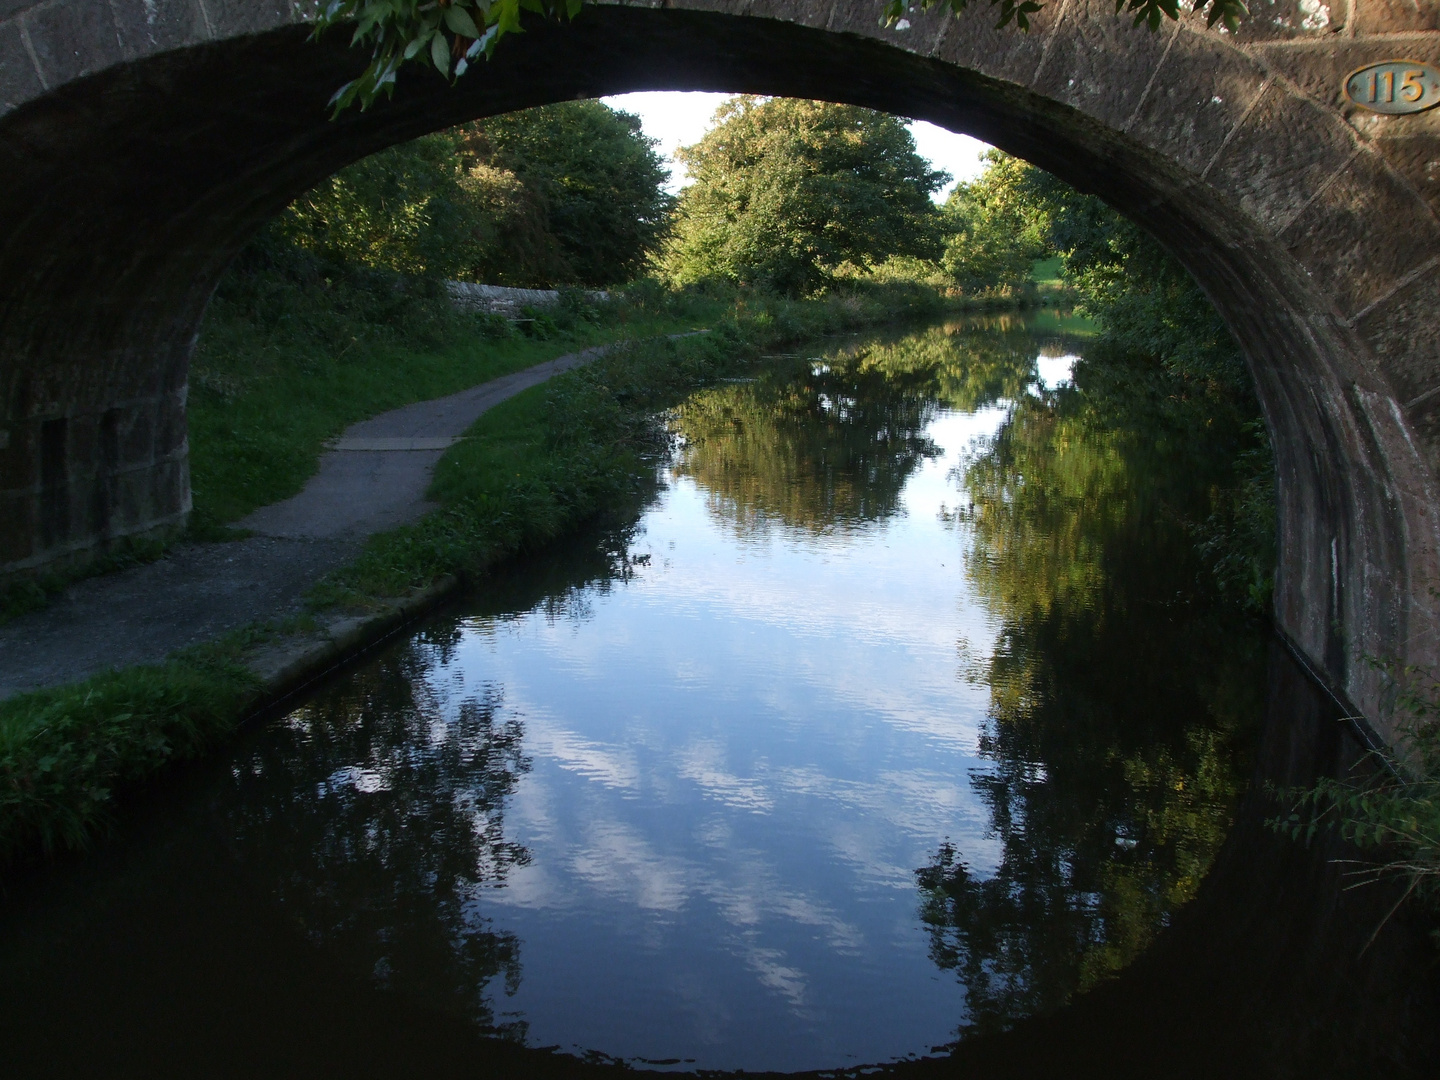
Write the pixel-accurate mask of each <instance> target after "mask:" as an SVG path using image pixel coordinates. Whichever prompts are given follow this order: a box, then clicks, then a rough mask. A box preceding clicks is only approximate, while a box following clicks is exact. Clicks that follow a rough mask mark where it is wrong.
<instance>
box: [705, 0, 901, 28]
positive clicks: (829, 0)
mask: <svg viewBox="0 0 1440 1080" xmlns="http://www.w3.org/2000/svg"><path fill="white" fill-rule="evenodd" d="M841 2H843V0H841ZM707 6H708V5H707ZM833 6H834V0H754V2H753V3H751V4H750V5H749V6H748V7H747V8H746V10H745V14H746V15H749V16H751V17H753V18H761V19H779V20H781V21H782V22H788V23H794V24H795V25H797V26H811V27H816V28H822V27H824V26H825V25H826V24H827V23H829V21H830V14H831V8H832V7H833ZM875 10H876V15H877V18H876V19H872V20H871V23H872V26H878V14H879V9H878V8H877V9H875Z"/></svg>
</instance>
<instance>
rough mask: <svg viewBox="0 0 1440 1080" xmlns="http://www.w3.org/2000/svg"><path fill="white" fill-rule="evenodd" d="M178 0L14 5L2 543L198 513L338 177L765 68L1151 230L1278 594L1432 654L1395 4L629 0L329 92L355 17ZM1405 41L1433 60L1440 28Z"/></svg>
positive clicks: (0, 306) (1432, 316)
mask: <svg viewBox="0 0 1440 1080" xmlns="http://www.w3.org/2000/svg"><path fill="white" fill-rule="evenodd" d="M187 2H188V0H172V2H171V3H170V4H169V5H168V6H161V7H160V8H158V9H157V8H156V6H155V5H154V4H153V3H152V4H148V5H147V10H149V11H150V12H151V15H152V16H153V15H154V12H156V11H157V10H158V11H159V19H158V22H157V21H156V19H155V18H154V17H151V18H149V19H148V21H147V19H146V17H145V16H144V13H143V12H142V11H141V10H140V8H139V5H136V11H135V13H134V18H133V24H134V25H133V26H131V25H130V24H127V22H126V18H127V16H126V12H128V11H129V10H130V9H129V7H127V6H126V5H124V4H112V3H107V2H106V0H51V2H50V3H49V4H47V5H42V6H39V7H34V8H29V9H26V10H24V11H21V12H19V13H18V14H15V15H12V16H11V17H9V18H6V19H4V20H3V21H0V109H3V110H4V112H3V113H0V176H4V177H5V183H4V185H3V191H0V358H3V359H0V394H3V398H0V410H3V412H0V576H3V575H5V574H7V573H8V574H14V573H17V572H31V571H33V570H34V568H37V567H42V566H45V565H49V564H53V563H54V562H55V561H56V560H62V559H65V558H71V559H74V558H83V557H85V556H86V555H87V554H90V553H93V552H95V551H97V550H101V549H103V547H104V545H105V544H107V543H109V542H112V541H113V540H114V539H116V538H118V537H122V536H127V535H137V534H143V533H146V532H152V531H155V530H157V529H166V528H172V527H175V526H177V525H178V524H179V523H181V522H182V521H183V519H184V516H185V514H186V512H187V511H188V509H189V481H188V467H187V462H186V452H187V444H186V431H185V404H184V403H185V388H186V372H187V365H188V362H189V357H190V353H191V350H192V348H193V343H194V340H195V335H196V331H197V327H198V325H199V322H200V319H201V317H202V315H203V313H204V310H205V305H206V302H207V300H208V298H209V296H210V294H211V292H212V290H213V288H214V285H215V283H216V281H217V280H218V278H219V276H220V275H221V274H222V273H223V271H224V269H225V267H226V265H227V264H228V263H229V261H230V260H231V258H232V257H233V256H234V254H235V253H236V252H237V251H238V250H239V249H240V248H241V247H242V246H243V245H244V244H245V242H246V241H247V240H248V239H249V238H250V237H251V236H252V235H253V233H254V231H255V230H256V229H257V228H258V227H259V225H260V224H261V223H262V222H264V221H265V220H266V219H267V218H269V217H270V216H272V215H273V214H274V213H276V212H278V211H279V210H280V209H281V208H282V207H283V206H284V205H286V203H288V202H289V201H290V200H291V199H293V198H294V197H296V196H297V195H299V194H300V193H301V192H303V191H305V190H306V189H308V188H309V187H311V186H313V185H314V184H315V183H317V182H318V181H320V180H321V179H323V178H324V177H325V176H327V175H329V174H330V173H332V172H334V171H335V170H336V169H339V168H341V167H343V166H344V165H346V164H348V163H350V162H352V161H355V160H357V159H359V158H361V157H363V156H365V155H367V154H370V153H372V152H374V151H376V150H379V149H382V148H383V147H385V146H388V145H390V144H393V143H395V142H398V141H401V140H405V139H409V138H413V137H415V136H418V135H420V134H423V133H425V132H428V131H432V130H436V129H440V128H444V127H447V126H450V125H453V124H456V123H460V122H463V121H465V120H469V119H473V118H476V117H481V116H485V115H491V114H495V113H500V112H506V111H510V110H513V109H518V108H523V107H527V106H532V105H538V104H543V103H547V102H553V101H558V100H564V99H571V98H577V97H593V96H600V95H605V94H612V93H620V92H625V91H631V90H642V89H652V90H653V89H680V90H725V91H745V92H752V93H760V94H776V95H791V96H799V97H815V98H825V99H829V100H834V101H844V102H849V103H853V104H857V105H864V106H870V107H873V108H877V109H882V110H886V111H889V112H893V113H897V114H900V115H905V116H909V117H914V118H920V119H927V120H931V121H933V122H935V123H937V124H940V125H942V126H944V127H947V128H950V129H952V130H957V131H963V132H966V133H969V134H972V135H974V136H976V137H978V138H981V139H983V140H985V141H987V142H990V143H992V144H994V145H996V146H999V147H1001V148H1003V149H1005V150H1007V151H1009V152H1011V153H1013V154H1016V155H1018V156H1020V157H1023V158H1026V159H1027V160H1029V161H1031V162H1033V163H1035V164H1036V165H1039V166H1040V167H1042V168H1044V169H1047V170H1049V171H1050V172H1052V173H1054V174H1056V175H1057V176H1059V177H1061V178H1062V179H1064V180H1066V181H1068V182H1070V183H1071V184H1073V185H1075V186H1076V187H1077V188H1079V189H1081V190H1082V191H1088V192H1094V193H1096V194H1099V195H1101V196H1102V197H1104V198H1105V199H1106V200H1107V201H1109V202H1110V203H1111V204H1112V205H1114V206H1115V207H1116V208H1118V209H1119V210H1121V211H1122V212H1124V213H1125V214H1127V215H1129V216H1130V217H1131V218H1133V219H1134V220H1136V221H1137V222H1139V223H1140V224H1141V225H1143V226H1144V227H1146V228H1147V229H1149V230H1150V231H1151V232H1152V233H1153V234H1154V235H1155V236H1156V237H1157V238H1158V239H1159V240H1160V241H1161V242H1162V243H1163V244H1164V245H1165V246H1166V247H1168V248H1169V249H1170V250H1171V251H1172V252H1174V253H1175V254H1176V255H1177V256H1179V258H1180V259H1181V260H1182V262H1183V263H1184V264H1185V265H1186V266H1187V267H1188V268H1189V269H1190V271H1191V272H1192V273H1193V274H1194V275H1195V277H1196V279H1197V280H1198V281H1199V282H1200V283H1201V285H1202V286H1203V287H1204V289H1205V291H1206V292H1207V293H1208V294H1209V296H1210V297H1211V299H1212V300H1213V301H1214V303H1215V304H1216V306H1217V307H1218V308H1219V310H1220V311H1221V313H1222V314H1223V315H1224V317H1225V318H1226V320H1227V322H1228V323H1229V325H1230V327H1231V329H1232V331H1233V332H1234V334H1235V336H1236V338H1237V339H1238V340H1239V341H1240V343H1241V344H1242V346H1243V347H1244V349H1245V352H1246V354H1247V357H1248V360H1249V363H1250V366H1251V369H1252V371H1253V373H1254V377H1255V381H1256V385H1257V387H1258V389H1259V394H1260V398H1261V402H1262V404H1263V407H1264V410H1265V414H1266V417H1267V420H1268V423H1269V425H1270V429H1271V433H1272V436H1273V439H1274V444H1275V448H1276V454H1277V463H1278V468H1279V492H1280V515H1279V520H1280V551H1281V556H1280V561H1281V565H1280V567H1279V578H1278V582H1279V585H1278V590H1277V616H1278V621H1279V624H1280V626H1281V627H1282V628H1283V629H1284V631H1285V632H1286V633H1287V634H1288V635H1289V636H1290V638H1291V639H1292V641H1293V642H1294V644H1296V645H1297V646H1298V647H1299V649H1300V650H1301V652H1303V654H1304V655H1305V656H1306V657H1307V658H1308V659H1309V661H1310V663H1311V664H1312V665H1313V666H1314V667H1315V668H1316V669H1317V671H1318V672H1320V673H1321V675H1322V676H1323V677H1324V679H1325V680H1326V681H1327V682H1328V683H1329V684H1330V685H1331V687H1332V688H1334V689H1335V690H1337V691H1339V692H1341V693H1342V694H1343V695H1347V696H1348V698H1349V699H1350V700H1351V701H1353V702H1354V703H1355V704H1356V705H1357V706H1358V707H1359V708H1360V709H1361V710H1363V712H1364V714H1365V715H1366V716H1367V717H1369V718H1370V720H1371V721H1372V723H1373V724H1374V725H1375V727H1376V728H1377V729H1378V730H1379V731H1380V732H1381V734H1382V735H1388V734H1390V731H1389V723H1388V719H1387V705H1388V702H1387V690H1386V686H1385V684H1384V680H1383V678H1382V677H1381V676H1380V675H1378V674H1377V673H1376V672H1375V670H1374V669H1373V667H1371V666H1370V665H1368V664H1366V663H1364V658H1365V657H1381V658H1395V659H1399V660H1403V661H1406V662H1409V663H1423V664H1429V663H1432V662H1433V661H1434V660H1435V659H1436V654H1437V651H1440V650H1437V644H1436V639H1435V634H1434V629H1435V626H1434V624H1435V599H1434V596H1433V594H1432V590H1433V589H1434V588H1436V587H1437V586H1440V570H1437V548H1436V521H1437V515H1440V501H1437V495H1436V485H1435V469H1434V462H1435V461H1436V460H1437V451H1436V446H1437V445H1440V434H1437V433H1436V431H1437V429H1440V421H1432V420H1431V419H1430V414H1429V412H1428V410H1429V409H1430V408H1432V407H1434V406H1440V393H1435V391H1437V390H1440V348H1437V341H1440V318H1437V316H1440V300H1437V296H1440V288H1437V285H1440V270H1437V262H1440V259H1437V256H1440V223H1437V220H1436V208H1437V207H1440V163H1437V162H1436V161H1435V160H1433V159H1440V123H1437V121H1436V120H1435V114H1440V110H1435V111H1434V112H1433V113H1432V114H1427V115H1426V116H1421V117H1396V118H1382V120H1381V121H1377V123H1379V124H1380V126H1378V127H1377V126H1376V123H1369V121H1366V120H1365V119H1364V118H1363V117H1359V118H1357V117H1354V116H1349V117H1347V116H1345V115H1342V114H1341V112H1340V111H1339V110H1338V109H1337V108H1336V107H1335V103H1334V102H1329V103H1327V102H1326V101H1324V100H1322V99H1323V97H1324V95H1325V94H1328V93H1330V92H1331V91H1332V90H1333V88H1334V87H1338V84H1339V75H1338V74H1335V73H1336V72H1338V73H1340V74H1343V72H1344V71H1345V70H1349V69H1350V68H1353V67H1355V66H1358V65H1359V64H1360V63H1363V62H1366V60H1368V59H1375V60H1378V59H1383V58H1386V57H1388V56H1391V55H1394V54H1395V52H1396V49H1397V48H1398V47H1399V46H1397V44H1396V43H1395V41H1394V40H1392V38H1393V35H1389V36H1381V37H1377V38H1375V40H1374V42H1373V43H1369V44H1367V41H1369V39H1367V38H1366V37H1364V36H1363V35H1362V36H1357V37H1350V38H1346V39H1345V40H1346V41H1347V42H1349V44H1347V45H1345V46H1344V47H1343V48H1341V47H1340V46H1338V45H1337V46H1333V47H1332V46H1330V45H1327V44H1325V43H1324V42H1322V43H1321V44H1322V45H1324V48H1322V49H1319V50H1318V51H1317V50H1316V49H1314V48H1311V46H1312V45H1313V44H1314V43H1313V42H1307V41H1304V40H1301V41H1299V42H1298V44H1297V42H1296V41H1295V40H1293V37H1292V39H1289V40H1285V41H1281V42H1279V43H1278V44H1276V47H1275V49H1274V50H1272V51H1270V52H1266V51H1265V47H1266V43H1265V42H1263V41H1261V42H1260V43H1259V44H1255V43H1249V44H1247V42H1246V41H1245V40H1243V37H1244V35H1243V34H1242V35H1240V38H1238V39H1237V38H1231V37H1222V36H1220V35H1217V34H1214V33H1206V32H1204V31H1203V29H1202V28H1200V27H1199V26H1198V25H1188V24H1187V25H1183V26H1179V27H1176V28H1173V29H1172V28H1168V27H1167V28H1166V29H1164V30H1163V31H1162V32H1161V33H1158V34H1149V33H1145V32H1141V31H1135V30H1131V29H1130V28H1129V26H1128V23H1127V22H1126V21H1125V20H1122V19H1117V18H1115V17H1114V16H1113V14H1112V13H1111V12H1110V11H1109V10H1107V7H1108V5H1107V4H1104V3H1099V4H1095V3H1091V2H1090V0H1068V2H1066V3H1061V2H1059V0H1054V2H1052V4H1051V5H1050V7H1049V8H1047V10H1046V11H1045V12H1043V13H1042V15H1041V17H1040V19H1039V20H1038V22H1037V27H1036V29H1035V30H1034V31H1033V32H1032V33H1031V34H1029V35H1021V34H1018V33H1014V32H998V33H997V32H996V31H994V30H992V29H991V28H990V23H991V17H990V15H989V14H988V12H978V11H977V12H972V13H970V14H969V15H967V16H966V17H964V18H962V19H960V20H953V19H948V18H942V17H939V16H935V17H930V16H924V17H916V18H914V19H913V22H914V25H913V26H912V27H911V28H910V29H908V30H907V31H905V32H903V33H897V32H893V31H886V30H882V29H881V28H879V27H878V26H877V25H876V21H875V14H876V10H877V8H878V5H877V4H876V3H873V2H871V0H837V2H835V3H828V2H827V3H813V4H812V3H786V2H783V0H774V2H771V3H766V2H763V0H749V2H736V3H725V2H723V0H710V2H703V0H691V2H689V3H680V4H676V5H674V6H669V7H666V8H664V9H661V8H659V7H651V6H639V5H635V6H630V5H624V6H621V5H607V6H601V7H596V8H591V9H587V11H586V12H585V13H584V14H583V15H582V16H581V17H580V18H579V19H578V20H577V21H576V23H574V24H573V25H572V26H569V27H566V28H556V27H552V26H548V25H536V26H534V27H532V29H531V30H530V32H529V33H527V34H525V35H523V36H521V37H517V38H513V39H509V40H507V41H506V42H505V44H504V47H502V48H501V49H500V51H499V53H498V54H497V57H496V59H495V60H494V61H493V62H492V63H491V64H489V65H482V66H481V68H479V69H477V71H476V72H475V73H473V74H471V75H469V76H467V77H466V78H463V79H461V80H460V81H459V83H458V85H457V86H455V87H454V88H451V87H449V86H448V85H446V84H445V83H443V82H442V81H441V80H440V79H439V78H438V77H435V76H433V74H432V75H430V76H426V75H425V74H424V73H423V72H419V71H415V72H410V73H407V74H405V75H403V76H402V78H401V80H400V89H399V92H398V93H397V94H396V95H395V98H394V100H393V101H390V102H387V103H382V104H380V105H377V106H376V107H375V108H373V109H371V110H370V111H369V112H366V113H364V114H361V113H358V112H351V113H349V114H347V115H345V116H344V117H342V118H340V119H339V120H338V121H335V122H332V121H330V120H329V119H328V114H327V112H326V109H325V103H326V101H327V99H328V98H329V96H330V94H331V92H332V91H333V90H334V88H335V87H336V86H338V85H340V84H341V83H343V82H344V81H346V80H347V79H348V78H350V77H352V76H353V75H354V74H355V73H356V71H357V68H358V66H359V63H360V60H361V58H360V57H359V56H358V54H356V53H354V52H352V51H350V50H348V49H347V48H345V47H344V38H345V35H344V34H341V33H337V34H334V35H333V36H332V37H331V38H330V39H329V40H327V41H326V42H323V43H322V44H320V45H318V46H317V45H315V44H312V43H310V42H309V41H308V40H307V36H308V32H309V31H308V28H307V27H305V26H304V25H300V24H297V23H296V22H293V21H292V15H291V14H290V12H289V10H288V9H281V8H279V7H277V6H276V5H275V4H269V5H265V4H259V3H253V2H252V3H251V4H249V5H248V6H247V5H246V4H245V3H244V0H240V2H239V3H232V4H231V5H230V6H229V7H226V8H225V10H224V12H223V13H221V14H219V15H217V14H215V13H214V10H213V9H215V8H216V6H217V5H215V4H214V2H213V0H206V2H207V3H208V7H207V6H206V3H202V2H201V0H193V2H194V8H193V10H192V8H191V7H188V6H186V3H187ZM1373 2H1376V0H1356V4H1357V6H1358V5H1360V4H1366V3H1373ZM1276 4H1278V5H1279V6H1280V7H1283V6H1284V5H1283V3H1281V0H1275V4H1272V6H1275V5H1276ZM1254 6H1255V7H1257V8H1258V9H1266V3H1265V0H1260V2H1258V3H1257V4H1256V5H1254ZM0 10H3V9H0ZM1266 10H1268V9H1266ZM1277 10H1278V7H1277ZM197 13H198V14H197ZM1361 15H1363V8H1362V9H1360V13H1359V14H1357V13H1356V12H1351V18H1352V21H1355V20H1358V19H1359V18H1360V16H1361ZM217 19H219V20H220V21H221V22H222V23H223V22H224V21H225V20H229V22H230V23H231V24H233V26H232V28H231V29H229V30H227V29H225V27H224V26H223V25H222V26H219V27H218V28H217V25H216V20H217ZM1262 21H1263V20H1262ZM1275 21H1276V23H1277V25H1278V23H1279V20H1278V19H1277V20H1275ZM1421 29H1426V28H1423V27H1422V28H1421ZM112 38H113V41H112ZM1332 40H1334V39H1332ZM1406 41H1407V44H1406V45H1405V51H1406V52H1407V53H1409V54H1412V55H1413V54H1416V53H1419V54H1421V55H1418V56H1417V58H1418V59H1422V60H1429V61H1432V62H1433V61H1435V60H1437V59H1440V55H1436V54H1440V33H1417V34H1413V35H1410V36H1409V37H1408V38H1407V39H1406ZM1282 46H1283V48H1282ZM1296 57H1299V58H1300V59H1299V60H1296V59H1295V58H1296ZM1286 64H1289V68H1286V67H1285V66H1284V65H1286ZM1317 73H1318V74H1317ZM1332 75H1333V76H1334V77H1333V78H1332V77H1331V76H1332ZM1307 80H1308V81H1307ZM1316 87H1318V88H1319V89H1318V90H1317V89H1316ZM1309 93H1316V94H1319V95H1320V96H1319V97H1318V98H1317V97H1311V96H1307V95H1308V94H1309ZM1372 119H1374V118H1372ZM1402 121H1403V122H1409V123H1411V125H1412V126H1411V127H1410V128H1407V129H1404V130H1403V131H1401V129H1399V128H1397V127H1396V126H1395V124H1396V123H1398V122H1402ZM1367 123H1369V126H1368V127H1367V126H1366V124H1367ZM1386 125H1389V126H1386ZM1401 135H1403V136H1404V137H1403V138H1401V137H1400V136H1401ZM1427 163H1428V168H1429V171H1428V172H1426V171H1425V169H1426V165H1427ZM1431 173H1437V175H1436V176H1435V177H1434V178H1433V179H1435V180H1436V183H1434V184H1429V186H1428V187H1427V186H1426V185H1427V183H1428V180H1427V177H1429V176H1430V174H1431Z"/></svg>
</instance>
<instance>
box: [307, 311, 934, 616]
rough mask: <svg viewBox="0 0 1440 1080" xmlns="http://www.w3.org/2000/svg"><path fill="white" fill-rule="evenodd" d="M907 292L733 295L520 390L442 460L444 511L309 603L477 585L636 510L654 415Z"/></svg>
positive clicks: (653, 438)
mask: <svg viewBox="0 0 1440 1080" xmlns="http://www.w3.org/2000/svg"><path fill="white" fill-rule="evenodd" d="M906 297H907V293H905V292H903V291H902V292H900V294H899V296H898V297H893V296H891V295H888V294H887V291H886V290H883V289H880V288H879V287H876V288H874V289H871V290H868V291H867V292H866V293H865V294H861V295H856V294H849V295H832V296H828V297H826V298H824V299H823V300H812V301H803V302H793V301H784V300H778V299H776V298H774V297H769V296H759V297H754V296H748V297H747V296H739V297H736V299H735V303H734V306H733V308H732V309H731V314H730V315H729V316H728V317H727V318H725V319H723V320H720V321H719V324H718V325H717V326H716V328H715V329H714V330H713V331H712V332H711V333H709V334H705V335H692V336H688V337H684V338H679V339H668V338H664V339H650V340H646V341H640V342H630V343H628V344H625V345H623V346H621V347H618V348H616V349H614V350H612V351H610V352H608V353H606V354H605V356H603V357H602V358H600V359H597V360H595V361H592V362H591V363H590V364H587V365H586V366H584V367H582V368H577V369H575V370H573V371H570V372H567V373H566V374H564V375H562V376H559V377H557V378H555V379H552V380H551V381H550V382H548V383H547V384H545V385H544V386H541V387H536V388H535V389H533V390H529V391H527V392H525V393H524V394H520V395H517V396H516V397H514V398H512V399H511V400H509V401H507V402H505V403H503V404H501V405H499V406H497V407H496V408H494V409H492V410H490V411H489V412H488V413H486V414H485V415H484V416H483V417H481V419H480V420H479V421H478V422H477V423H476V425H475V426H474V427H473V428H472V429H471V431H470V433H469V435H468V436H467V438H466V439H465V440H464V441H463V442H461V443H460V444H459V445H457V446H456V447H454V448H453V449H452V450H450V451H449V452H448V453H447V454H446V456H445V457H444V458H443V459H442V460H441V462H440V464H439V466H438V467H437V468H436V472H435V480H434V483H433V485H432V488H431V494H432V496H433V497H435V498H436V499H438V500H439V501H440V503H441V508H440V509H439V510H437V511H436V512H434V513H432V514H430V515H429V516H428V517H426V518H425V519H424V520H423V521H421V522H419V523H417V524H415V525H413V526H407V527H404V528H400V529H396V530H394V531H392V532H389V533H385V534H383V535H381V536H378V537H374V538H372V539H371V540H370V541H369V542H368V544H367V545H366V548H365V550H364V552H363V553H362V554H361V556H360V557H359V559H357V560H356V562H355V563H354V564H352V565H351V566H350V567H349V568H347V569H345V570H344V571H342V572H341V573H339V574H338V575H336V576H335V578H334V579H333V580H331V581H330V582H328V583H326V584H325V585H323V586H322V587H321V588H320V589H318V590H317V591H316V592H315V594H314V599H315V601H316V602H323V603H332V602H333V603H349V604H360V605H364V604H365V603H367V602H369V599H370V598H373V597H385V596H395V595H400V594H403V593H404V592H405V591H406V590H408V589H411V588H416V587H421V586H425V585H428V584H430V583H431V582H433V581H435V580H436V579H438V578H440V577H443V576H446V575H452V574H453V575H461V576H474V575H476V574H479V573H481V572H483V571H484V570H486V569H487V568H488V567H490V566H491V565H493V564H494V563H495V562H496V561H497V560H499V559H502V558H505V557H507V556H510V555H513V554H515V553H516V552H519V551H523V550H527V549H531V548H534V547H536V546H538V545H540V544H543V543H545V542H547V541H549V540H551V539H553V538H555V537H556V536H558V535H560V534H561V533H562V532H564V531H566V530H568V529H571V528H574V527H575V526H576V525H577V524H578V523H579V522H581V521H584V520H586V519H588V518H591V517H593V516H595V515H596V514H597V513H599V512H600V511H601V510H604V509H613V508H619V507H623V506H625V505H627V504H631V503H633V501H634V500H635V499H637V498H638V497H639V496H640V495H641V494H642V493H644V492H648V491H649V490H650V489H651V485H652V484H653V478H654V470H655V468H656V465H657V464H658V463H659V461H660V460H661V459H662V457H663V456H664V454H665V453H666V452H667V450H668V447H669V437H668V435H667V434H666V433H665V431H664V427H663V424H662V422H661V421H660V419H658V416H657V414H658V412H659V411H660V410H662V409H665V408H668V407H671V406H674V405H676V404H678V403H679V402H680V401H681V400H682V399H683V398H684V397H686V396H687V395H688V394H690V393H692V392H693V391H695V390H696V389H698V388H700V387H702V386H705V385H707V384H709V383H711V382H713V381H715V380H716V379H718V378H722V377H724V376H726V375H728V374H731V373H733V372H735V371H740V370H744V369H745V367H746V365H747V364H748V363H749V361H750V360H751V359H753V358H754V357H755V356H756V355H757V353H758V352H759V351H760V350H762V349H766V348H774V347H777V346H780V345H783V344H785V343H789V342H794V341H799V340H805V339H807V338H813V337H816V336H819V335H821V334H827V333H835V332H838V331H843V330H851V329H856V328H858V327H861V326H866V325H873V324H876V323H882V322H889V321H892V320H894V319H895V318H896V317H897V311H898V312H900V313H901V314H903V312H904V306H905V300H906ZM930 302H931V304H932V305H933V304H934V302H935V298H934V294H933V293H932V294H930ZM921 310H922V311H923V309H921ZM917 313H921V312H917Z"/></svg>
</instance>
